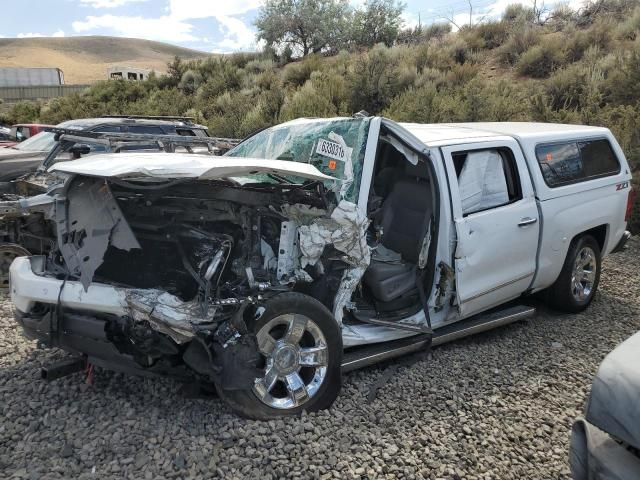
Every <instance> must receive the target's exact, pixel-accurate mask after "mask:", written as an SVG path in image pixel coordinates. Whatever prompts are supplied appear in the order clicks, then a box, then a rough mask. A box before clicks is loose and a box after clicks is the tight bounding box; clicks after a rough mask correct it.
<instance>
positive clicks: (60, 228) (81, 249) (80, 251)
mask: <svg viewBox="0 0 640 480" xmlns="http://www.w3.org/2000/svg"><path fill="white" fill-rule="evenodd" d="M55 208H56V222H57V233H58V246H59V248H60V252H61V253H62V256H63V257H64V260H65V262H66V265H67V269H68V271H69V273H70V274H71V275H74V276H79V277H80V282H81V283H82V285H83V287H84V289H85V291H86V290H87V289H88V288H89V284H90V283H91V280H92V279H93V274H94V273H95V271H96V270H97V268H98V267H99V266H100V265H101V264H102V261H103V256H104V254H105V252H106V251H107V247H108V246H109V245H113V246H114V247H116V248H119V249H121V250H125V251H129V250H131V249H133V248H140V244H139V243H138V240H137V239H136V237H135V235H134V234H133V232H132V231H131V227H129V224H128V223H127V222H126V220H125V219H124V216H123V215H122V212H121V211H120V207H119V206H118V204H117V202H116V200H115V198H114V197H113V194H112V193H111V189H110V188H109V185H108V184H107V183H106V182H105V181H104V180H103V179H97V178H96V179H91V178H85V179H76V180H74V181H73V182H71V184H70V185H69V186H68V189H67V195H66V200H60V199H58V200H57V201H56V206H55Z"/></svg>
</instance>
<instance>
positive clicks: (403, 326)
mask: <svg viewBox="0 0 640 480" xmlns="http://www.w3.org/2000/svg"><path fill="white" fill-rule="evenodd" d="M354 316H355V318H356V320H358V321H360V322H362V323H370V324H371V325H381V326H383V327H389V328H395V329H398V330H405V331H407V332H415V333H424V334H426V335H428V334H430V333H431V329H430V328H429V327H427V326H426V325H416V324H412V323H404V322H399V321H398V322H393V321H390V320H381V319H379V318H371V317H367V316H366V315H354Z"/></svg>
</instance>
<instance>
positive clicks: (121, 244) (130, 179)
mask: <svg viewBox="0 0 640 480" xmlns="http://www.w3.org/2000/svg"><path fill="white" fill-rule="evenodd" d="M52 170H55V171H57V172H62V173H65V174H67V176H68V177H67V180H66V181H65V182H64V184H63V185H59V186H57V187H55V188H52V189H51V190H50V191H49V192H48V193H47V194H45V195H41V196H38V197H32V198H31V199H28V200H24V201H23V207H24V208H25V209H27V210H29V209H39V210H42V211H44V212H45V214H46V215H47V217H48V218H49V219H50V222H52V225H54V226H55V228H54V229H53V230H55V232H56V237H57V238H55V245H56V246H55V248H54V249H53V250H52V251H51V253H50V254H49V255H47V256H32V257H21V258H18V259H16V260H15V261H14V262H13V264H12V266H11V269H10V288H11V296H12V299H13V303H14V305H15V312H16V319H17V321H18V322H19V323H20V324H21V325H22V327H23V328H24V331H25V332H26V334H27V335H28V336H30V337H32V338H36V339H38V340H39V341H40V342H41V344H44V345H46V346H56V347H60V348H63V349H65V350H67V351H69V352H71V353H73V354H76V355H77V358H80V359H81V361H75V360H74V361H75V363H71V364H65V365H62V366H58V367H57V368H55V367H52V368H51V369H49V370H48V374H49V376H50V377H56V376H58V375H62V374H64V373H68V372H70V371H73V370H74V369H75V368H79V367H80V366H81V364H82V363H84V362H88V363H90V364H95V365H98V366H103V367H107V368H111V369H114V370H120V371H125V372H131V373H137V374H161V375H170V376H175V377H178V378H181V379H183V380H187V381H191V382H198V383H208V384H214V385H215V386H216V389H217V391H218V392H219V394H220V395H221V397H222V398H223V399H225V400H226V401H227V402H228V403H229V405H230V406H231V408H233V409H234V410H236V411H237V412H239V413H241V414H243V415H246V416H249V417H254V418H268V417H271V416H275V415H292V414H297V413H299V412H300V411H302V410H303V409H305V410H310V411H311V410H317V409H321V408H326V407H328V406H329V405H331V403H332V402H333V401H334V400H335V398H336V396H337V395H338V392H339V389H340V383H341V382H340V379H341V372H342V371H345V370H351V369H354V368H359V367H362V366H366V365H370V364H372V363H375V362H377V361H380V360H384V359H388V358H391V357H394V356H399V355H402V354H407V353H410V352H415V351H419V350H423V349H427V348H429V346H430V345H435V344H439V343H443V342H445V341H448V340H451V339H454V338H459V337H461V336H464V335H469V334H472V333H475V332H478V331H482V330H486V329H489V328H493V327H496V326H499V325H503V324H506V323H508V322H512V321H515V320H518V319H521V318H524V317H526V316H530V315H532V313H533V311H534V309H533V308H532V307H528V306H525V305H522V302H521V301H520V299H522V298H523V297H526V296H527V295H530V294H532V293H535V292H540V291H545V292H546V294H545V297H546V298H547V299H548V301H549V302H550V303H551V304H552V305H553V306H555V307H558V308H560V309H562V310H566V311H579V310H581V309H584V308H586V307H587V306H588V305H589V303H590V302H591V300H592V299H593V297H594V294H595V292H596V289H597V286H598V280H599V276H600V265H601V264H600V262H601V259H602V257H603V256H604V255H606V254H608V253H610V252H612V251H614V250H615V249H619V248H622V246H623V245H624V242H625V241H626V239H627V238H628V232H626V230H625V228H626V221H627V217H628V215H629V213H630V211H631V210H630V208H631V201H632V195H631V189H630V179H631V175H630V172H629V168H628V166H627V163H626V160H625V157H624V155H623V153H622V151H621V149H620V147H619V145H618V144H617V142H616V140H615V138H614V137H613V136H612V134H611V133H610V132H609V130H607V129H605V128H593V127H582V126H569V125H547V124H526V123H522V124H518V123H496V124H458V125H416V124H397V123H394V122H392V121H389V120H386V119H382V118H378V117H373V118H339V119H303V120H297V121H293V122H289V123H285V124H282V125H278V126H276V127H273V128H269V129H267V130H264V131H262V132H260V133H258V134H256V135H255V136H253V137H251V138H249V139H248V140H245V141H244V142H243V143H241V144H240V145H238V146H237V147H236V148H234V149H233V150H231V151H230V152H229V153H228V154H227V156H225V157H219V158H205V157H199V156H197V155H188V156H187V155H180V154H155V155H147V154H139V153H131V154H127V153H121V154H119V155H108V154H107V155H102V156H100V157H86V158H83V159H80V160H76V161H71V162H64V163H58V164H56V165H54V166H53V167H52Z"/></svg>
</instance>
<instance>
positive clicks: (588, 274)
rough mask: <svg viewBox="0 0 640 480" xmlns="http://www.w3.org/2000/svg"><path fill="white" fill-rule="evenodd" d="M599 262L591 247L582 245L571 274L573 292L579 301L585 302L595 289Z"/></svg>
mask: <svg viewBox="0 0 640 480" xmlns="http://www.w3.org/2000/svg"><path fill="white" fill-rule="evenodd" d="M597 268H598V262H597V260H596V253H595V252H594V251H593V249H592V248H591V247H582V249H581V250H580V251H579V252H578V255H576V260H575V262H574V264H573V272H572V274H571V293H572V294H573V297H574V298H575V299H576V300H577V301H578V302H584V301H585V300H586V299H587V298H589V296H590V295H591V292H592V291H593V285H594V283H595V281H596V271H597Z"/></svg>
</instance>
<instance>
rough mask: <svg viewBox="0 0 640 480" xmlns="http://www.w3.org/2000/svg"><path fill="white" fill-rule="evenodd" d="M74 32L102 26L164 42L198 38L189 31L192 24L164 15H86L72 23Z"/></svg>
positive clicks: (122, 33)
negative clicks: (156, 16) (151, 16)
mask: <svg viewBox="0 0 640 480" xmlns="http://www.w3.org/2000/svg"><path fill="white" fill-rule="evenodd" d="M72 27H73V30H74V32H76V33H85V32H90V31H92V30H96V29H100V28H104V29H108V30H112V31H114V32H116V33H118V34H120V35H121V36H124V37H134V38H143V39H147V40H160V41H165V42H193V41H196V40H198V39H197V37H195V36H194V35H193V34H192V33H191V32H192V30H193V25H191V24H189V23H186V22H183V21H180V20H177V19H175V18H173V17H171V16H167V15H164V16H162V17H159V18H143V17H127V16H118V15H101V16H99V17H96V16H91V15H90V16H88V17H87V18H85V19H84V21H76V22H73V24H72Z"/></svg>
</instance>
